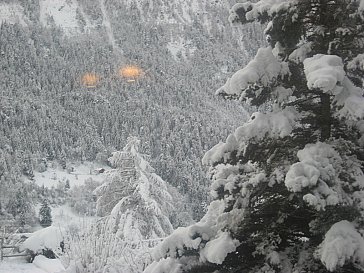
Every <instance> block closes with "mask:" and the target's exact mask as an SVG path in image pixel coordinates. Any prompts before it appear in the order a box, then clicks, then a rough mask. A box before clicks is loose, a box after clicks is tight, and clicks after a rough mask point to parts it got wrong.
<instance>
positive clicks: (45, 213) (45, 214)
mask: <svg viewBox="0 0 364 273" xmlns="http://www.w3.org/2000/svg"><path fill="white" fill-rule="evenodd" d="M39 222H40V225H41V226H42V227H49V226H50V225H52V209H51V207H50V206H49V202H48V200H47V199H43V201H42V206H41V207H40V209H39Z"/></svg>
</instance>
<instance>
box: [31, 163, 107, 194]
mask: <svg viewBox="0 0 364 273" xmlns="http://www.w3.org/2000/svg"><path fill="white" fill-rule="evenodd" d="M72 166H73V171H71V172H69V171H67V170H64V169H62V168H61V167H60V166H58V165H57V164H55V163H54V164H52V163H51V164H49V166H48V168H47V170H46V171H45V172H37V171H35V172H34V178H33V181H34V182H35V183H36V184H37V185H38V186H43V185H44V187H46V188H51V187H52V186H53V187H57V184H58V183H59V182H62V183H64V182H66V181H67V180H68V181H69V183H70V187H71V188H72V187H74V186H80V185H83V184H84V183H85V181H86V180H87V179H90V178H91V179H93V180H95V181H99V182H102V181H103V180H104V179H105V177H106V173H107V171H106V172H105V173H99V172H98V170H99V169H101V168H103V169H105V170H109V169H110V167H108V166H106V165H101V164H96V163H92V162H84V163H82V164H80V163H75V164H73V165H72Z"/></svg>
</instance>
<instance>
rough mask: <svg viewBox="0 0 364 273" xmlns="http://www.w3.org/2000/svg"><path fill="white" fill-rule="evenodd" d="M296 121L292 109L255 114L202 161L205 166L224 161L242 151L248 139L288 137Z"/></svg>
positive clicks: (296, 117)
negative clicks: (233, 153) (234, 153)
mask: <svg viewBox="0 0 364 273" xmlns="http://www.w3.org/2000/svg"><path fill="white" fill-rule="evenodd" d="M297 119H298V113H297V111H296V110H295V109H294V108H293V107H286V108H285V109H283V110H282V111H277V112H270V113H267V114H264V113H260V112H256V113H254V114H253V115H252V117H251V118H250V120H249V121H248V122H247V123H245V124H244V125H243V126H240V127H238V128H237V129H236V130H235V132H234V133H233V134H231V135H229V136H228V138H227V139H226V142H225V143H222V142H220V143H219V144H217V145H216V146H215V147H213V148H212V149H211V150H209V151H208V152H207V153H206V154H205V156H204V157H203V159H202V162H203V163H204V164H205V165H212V164H213V163H215V162H219V161H221V160H223V161H225V159H226V158H228V157H229V155H230V153H231V152H232V151H235V150H238V151H239V150H240V151H241V150H243V149H244V143H245V142H246V141H248V140H250V139H256V140H257V141H259V140H262V139H263V138H265V137H270V138H284V137H286V136H288V135H289V134H290V133H291V132H292V130H293V128H294V126H295V122H296V120H297Z"/></svg>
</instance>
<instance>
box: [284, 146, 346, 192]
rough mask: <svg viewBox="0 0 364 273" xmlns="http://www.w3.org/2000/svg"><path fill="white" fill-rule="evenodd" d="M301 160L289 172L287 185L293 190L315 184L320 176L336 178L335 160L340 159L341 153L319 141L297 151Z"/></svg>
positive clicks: (322, 177)
mask: <svg viewBox="0 0 364 273" xmlns="http://www.w3.org/2000/svg"><path fill="white" fill-rule="evenodd" d="M297 157H298V159H299V161H300V162H298V163H295V164H293V165H292V166H291V167H290V169H289V171H288V172H287V175H286V179H285V185H286V187H287V188H288V189H289V190H290V191H293V192H300V191H302V189H303V188H306V187H311V186H315V185H316V184H317V182H318V180H319V178H321V179H324V180H329V179H334V178H335V174H336V173H335V168H334V166H333V161H337V160H340V156H339V154H338V153H337V152H336V151H335V150H334V149H333V148H332V147H331V146H330V145H328V144H326V143H322V142H318V143H316V144H308V145H306V147H305V148H304V149H303V150H300V151H298V152H297Z"/></svg>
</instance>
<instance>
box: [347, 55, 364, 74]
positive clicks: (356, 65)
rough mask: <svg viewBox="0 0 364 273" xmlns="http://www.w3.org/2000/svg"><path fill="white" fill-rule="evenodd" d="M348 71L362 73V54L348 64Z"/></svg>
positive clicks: (363, 69)
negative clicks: (359, 71)
mask: <svg viewBox="0 0 364 273" xmlns="http://www.w3.org/2000/svg"><path fill="white" fill-rule="evenodd" d="M347 67H348V69H351V70H357V69H359V70H361V71H364V54H359V55H358V56H356V57H355V58H354V59H353V60H351V61H350V62H349V63H348V66H347Z"/></svg>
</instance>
